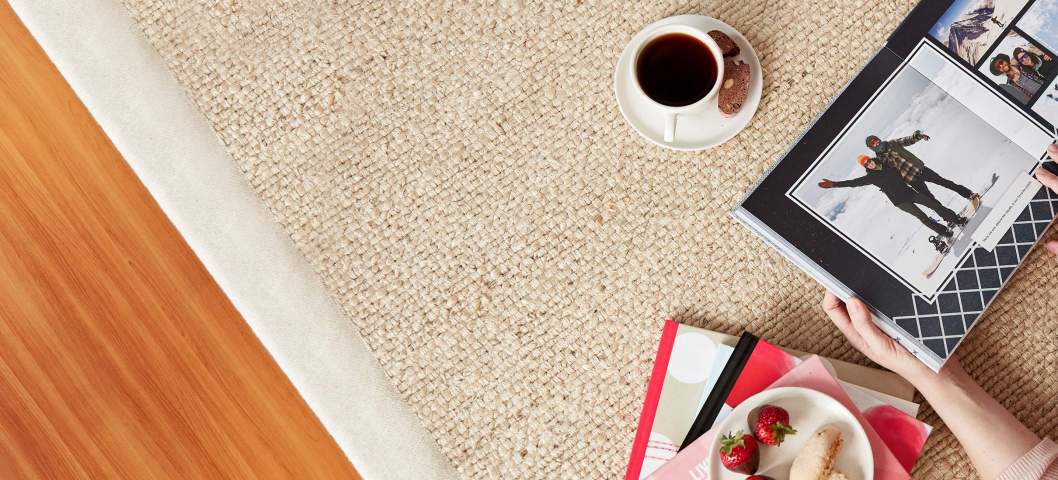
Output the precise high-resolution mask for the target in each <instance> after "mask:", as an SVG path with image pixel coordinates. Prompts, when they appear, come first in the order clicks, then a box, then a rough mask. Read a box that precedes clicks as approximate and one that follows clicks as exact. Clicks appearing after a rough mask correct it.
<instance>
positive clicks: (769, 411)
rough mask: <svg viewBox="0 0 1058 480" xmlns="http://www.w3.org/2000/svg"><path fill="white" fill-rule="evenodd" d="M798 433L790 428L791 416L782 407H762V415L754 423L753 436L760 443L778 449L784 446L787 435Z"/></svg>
mask: <svg viewBox="0 0 1058 480" xmlns="http://www.w3.org/2000/svg"><path fill="white" fill-rule="evenodd" d="M795 433H797V430H794V428H793V427H791V426H790V414H789V413H788V412H787V411H786V410H784V409H783V408H782V407H776V406H775V405H764V406H762V407H760V414H759V415H757V421H756V422H755V423H754V427H753V435H754V436H756V437H757V440H759V441H760V443H763V444H765V445H771V446H773V447H777V446H779V445H781V444H782V441H783V440H785V439H786V436H787V435H793V434H795Z"/></svg>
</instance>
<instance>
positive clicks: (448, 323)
mask: <svg viewBox="0 0 1058 480" xmlns="http://www.w3.org/2000/svg"><path fill="white" fill-rule="evenodd" d="M122 1H123V3H124V4H125V6H126V7H127V9H128V11H129V12H130V15H131V16H132V17H133V18H134V20H135V21H136V23H137V24H138V25H139V26H140V27H141V29H142V31H143V33H144V34H145V36H146V37H147V39H148V41H149V42H150V43H151V44H152V45H153V46H154V47H155V48H156V49H157V50H158V52H159V53H160V55H161V56H162V57H163V59H164V60H165V62H166V63H167V64H168V65H169V67H170V68H171V70H172V72H173V74H174V76H175V77H176V79H177V80H178V82H180V83H181V85H182V86H183V87H184V88H185V89H186V91H187V94H188V95H189V96H190V97H191V98H192V100H193V101H194V102H195V103H196V104H197V105H198V107H199V108H200V109H201V111H202V113H203V115H204V116H205V118H206V120H207V121H208V122H209V124H210V125H211V126H212V127H213V129H214V130H215V131H216V133H217V135H218V136H219V137H220V139H221V140H222V141H223V142H224V144H225V145H226V146H227V148H228V150H229V152H230V154H231V156H232V158H234V160H235V161H236V162H237V163H238V165H239V167H240V169H241V170H242V171H243V172H244V173H245V175H246V180H247V181H248V182H249V183H250V185H252V187H253V188H254V189H255V191H256V192H257V194H258V195H259V196H260V198H261V201H262V202H264V204H266V205H267V206H268V208H269V209H270V210H271V212H272V213H273V214H274V216H275V218H276V220H277V221H278V222H279V223H280V224H281V225H282V226H283V228H284V229H285V230H286V231H287V232H288V233H289V235H290V237H291V238H292V239H293V241H294V243H295V244H296V246H297V247H298V249H299V250H300V251H301V252H302V253H303V254H304V255H305V256H306V257H307V258H308V259H309V261H310V262H311V263H312V265H314V266H315V268H316V270H317V271H318V273H319V275H320V276H321V277H322V279H323V281H324V284H325V285H326V287H327V288H328V289H329V290H330V292H331V293H332V294H333V296H334V297H335V298H336V299H337V301H338V302H339V304H340V305H341V306H342V308H343V309H344V312H345V314H346V315H347V316H348V318H349V320H350V321H351V322H353V323H354V324H355V325H356V327H357V328H358V330H359V331H360V333H361V334H362V335H363V337H364V339H365V341H366V342H367V343H368V345H369V346H370V348H371V349H372V351H373V352H374V354H375V355H376V356H377V358H378V361H379V362H380V363H381V365H382V368H383V369H384V370H385V372H386V373H387V374H388V375H389V377H390V378H391V380H392V382H393V383H394V384H395V385H396V387H397V389H398V391H399V392H400V394H401V395H402V397H403V398H404V400H405V401H406V402H407V404H408V405H409V406H410V408H411V409H412V410H413V411H414V412H415V413H416V414H417V415H418V416H419V417H420V418H421V419H422V422H423V423H424V424H425V426H426V428H427V430H428V431H429V432H430V433H431V434H432V435H433V437H434V439H435V440H436V442H437V444H438V446H439V448H440V449H441V451H442V452H443V453H444V454H445V455H446V456H447V457H448V458H449V459H450V460H451V462H452V464H453V465H454V466H455V468H456V469H457V471H458V472H459V473H460V474H461V475H462V476H464V477H466V478H497V477H503V478H541V479H543V478H548V479H550V478H571V479H572V478H618V477H620V476H621V475H623V472H624V467H625V462H626V461H627V458H628V452H629V450H630V447H631V443H632V435H633V431H634V429H635V426H636V421H637V418H638V415H639V410H640V407H641V401H642V397H643V393H644V390H645V386H646V382H647V378H648V376H649V373H650V369H651V365H652V362H653V356H654V352H655V348H656V346H657V342H658V339H659V336H660V332H661V327H662V320H664V319H666V318H674V319H677V320H679V321H682V322H686V323H689V324H692V325H696V326H701V327H706V328H711V329H715V330H720V331H723V332H727V333H733V334H737V333H739V332H741V331H742V330H743V329H748V330H750V331H752V332H754V333H756V334H758V335H760V336H762V337H764V338H766V339H768V340H771V341H773V342H774V343H777V344H780V345H783V346H786V347H790V348H794V349H799V350H803V351H810V352H816V353H819V354H823V355H827V356H832V357H836V358H840V359H845V360H850V361H854V362H860V363H865V362H866V360H865V359H864V358H863V357H862V356H861V355H860V354H859V353H857V352H855V351H854V350H852V349H851V348H850V347H849V346H848V345H847V343H846V342H845V341H844V340H843V339H842V338H841V337H840V334H839V333H838V332H837V330H836V329H835V328H833V327H832V325H831V324H829V323H828V321H827V320H826V318H825V316H824V315H823V313H822V311H821V310H820V308H819V307H818V303H819V300H820V298H821V296H822V293H823V291H822V289H821V287H819V286H818V285H817V284H815V283H814V282H812V281H811V280H810V279H809V278H808V277H806V276H805V275H803V274H802V273H800V271H799V270H797V269H796V268H795V267H794V266H792V265H791V264H790V263H787V262H786V261H784V260H783V259H782V258H781V257H780V256H778V255H777V254H776V253H774V252H773V251H772V250H771V249H770V248H768V247H767V246H765V244H764V243H762V242H761V241H759V240H757V239H756V238H755V237H753V236H752V235H751V234H749V232H748V231H747V230H745V229H744V228H742V227H741V226H739V225H737V224H736V223H735V222H734V221H733V220H732V219H731V218H730V217H729V216H728V214H727V212H728V211H729V210H730V209H731V208H732V207H733V206H734V205H735V204H736V203H737V201H738V200H739V199H740V197H741V196H742V194H743V193H744V192H745V191H746V190H748V189H749V188H750V187H751V186H752V185H753V184H754V182H755V181H756V180H757V179H758V178H759V177H760V176H761V175H762V174H763V173H764V171H765V170H766V169H767V168H768V166H769V165H771V163H772V162H773V161H774V160H775V159H776V158H777V156H778V155H779V154H780V153H781V152H783V151H784V150H785V149H786V147H787V145H788V144H789V143H790V142H792V141H794V140H795V139H796V138H797V137H798V136H799V134H800V133H801V132H802V131H803V130H804V129H805V128H806V126H807V125H808V124H809V122H811V120H812V119H813V118H814V117H815V115H817V114H818V113H819V112H820V111H821V109H823V108H824V106H825V105H826V103H827V102H828V101H829V99H830V98H831V97H832V96H833V95H834V94H835V93H836V92H837V91H838V90H839V89H840V88H841V87H842V86H843V85H844V84H845V83H846V82H847V81H848V80H849V79H850V78H852V76H853V75H854V74H855V73H856V72H857V71H858V69H859V67H860V65H861V64H862V63H863V62H865V61H866V60H867V59H868V58H869V57H870V56H871V55H872V54H873V53H874V51H875V50H877V49H878V48H879V47H881V45H882V44H883V42H884V39H885V38H886V36H887V35H888V34H889V33H890V32H891V31H892V30H893V29H894V28H896V26H897V25H898V24H899V22H900V20H901V19H902V18H903V17H904V16H905V15H906V14H907V12H909V11H910V9H911V7H912V6H913V2H911V1H909V0H899V1H895V2H893V1H866V0H853V1H844V2H833V1H829V0H807V1H801V0H780V1H768V0H748V1H741V2H734V1H727V2H724V1H704V2H687V1H657V2H618V1H615V2H600V1H592V0H563V1H558V2H539V3H530V2H524V1H521V0H507V1H500V2H488V3H484V2H442V1H437V2H428V1H422V0H394V1H375V2H364V1H352V2H339V1H306V0H289V1H270V2H265V1H235V0H223V1H221V0H214V1H197V0H196V1H187V2H156V1H153V0H122ZM686 13H697V14H706V15H710V16H714V17H717V18H719V19H721V20H724V21H725V22H727V23H729V24H731V25H732V26H733V27H735V28H737V29H739V30H740V31H741V32H742V33H743V34H744V35H745V36H746V37H747V38H748V39H749V41H750V42H751V43H752V44H753V45H754V47H755V48H756V49H757V51H758V53H759V55H760V59H761V62H762V64H763V69H764V75H765V83H764V96H763V99H762V101H761V104H760V110H759V111H758V113H757V115H756V118H755V119H754V120H753V122H752V123H751V124H750V126H749V127H748V128H747V129H746V130H745V131H743V132H742V133H741V134H739V135H738V136H737V137H736V138H734V139H733V140H731V141H730V142H728V143H727V144H725V145H723V146H722V147H719V148H715V149H712V150H708V151H704V152H698V153H677V152H670V151H666V150H663V149H661V148H658V147H655V146H653V145H650V144H648V143H647V142H646V141H645V140H642V139H641V138H640V137H639V136H638V135H636V133H635V132H633V131H632V130H631V129H630V127H629V126H627V125H626V124H625V122H624V120H623V119H622V117H621V114H620V112H619V110H618V108H617V104H616V101H615V99H614V96H613V93H612V89H613V87H612V74H613V69H614V65H615V63H616V61H617V58H618V55H619V54H620V52H621V50H622V48H623V47H624V45H625V43H626V42H627V41H628V40H629V39H630V38H631V37H632V35H633V34H635V33H636V32H637V31H638V30H639V29H640V28H642V27H643V26H645V25H647V24H648V23H650V22H653V21H655V20H657V19H660V18H663V17H666V16H670V15H676V14H686ZM245 248H254V246H253V245H246V246H245ZM1056 289H1058V261H1055V260H1054V259H1052V258H1050V257H1048V256H1047V255H1046V254H1045V252H1042V250H1038V251H1037V252H1035V253H1034V254H1033V255H1032V256H1031V257H1030V258H1029V259H1028V261H1027V264H1026V265H1025V266H1024V268H1022V270H1021V271H1020V272H1019V273H1018V274H1017V275H1016V276H1015V277H1014V279H1013V282H1012V285H1011V286H1010V287H1009V288H1008V289H1007V290H1006V291H1005V292H1004V293H1003V294H1002V295H1001V297H1000V298H999V300H998V301H997V303H996V304H994V305H993V307H992V309H991V310H990V313H989V314H988V315H987V317H986V318H984V319H983V320H982V321H980V322H979V326H978V327H977V328H976V329H975V330H974V331H973V332H972V334H971V335H970V336H969V338H968V340H967V342H966V343H965V344H964V345H963V346H962V347H960V353H961V356H962V357H963V359H964V361H963V363H964V365H965V366H966V367H967V369H968V370H969V371H970V372H971V373H972V374H973V375H974V376H975V377H976V378H977V379H978V380H979V381H980V382H981V383H982V384H983V385H984V386H985V388H987V389H988V390H989V391H991V392H992V393H993V394H995V395H996V396H997V397H998V398H999V399H1000V400H1001V401H1002V402H1003V403H1004V404H1005V405H1006V406H1008V407H1009V408H1011V409H1012V410H1013V411H1015V412H1016V413H1017V414H1018V416H1019V418H1020V419H1021V420H1023V421H1025V422H1026V423H1027V424H1028V425H1030V426H1032V428H1034V429H1035V430H1036V431H1037V432H1038V433H1040V434H1043V435H1049V434H1052V433H1054V432H1055V430H1056V427H1058V410H1055V409H1054V408H1053V402H1054V400H1053V399H1054V398H1056V397H1058V375H1056V373H1058V372H1056V367H1055V365H1058V339H1056V337H1055V334H1054V330H1055V327H1056V326H1058V320H1056V317H1058V296H1056V295H1054V294H1053V292H1054V291H1055V290H1056ZM302 320H303V321H304V322H312V321H313V319H312V318H304V319H302ZM921 418H923V419H925V420H926V421H928V422H930V423H932V424H934V425H937V426H941V423H940V421H939V419H938V418H937V417H936V416H935V414H934V413H933V412H932V410H931V409H930V408H928V407H927V408H924V409H923V412H922V414H921ZM409 461H414V459H409ZM914 476H915V478H931V479H932V478H935V479H954V478H968V477H971V476H972V473H971V468H970V465H969V463H968V462H967V459H966V457H965V455H964V454H963V453H962V451H961V449H960V448H959V446H958V444H957V443H956V442H955V439H954V438H953V437H952V436H951V434H950V433H949V431H948V429H947V428H944V427H942V426H941V428H939V429H938V430H937V431H936V432H935V433H934V435H933V436H932V437H931V438H930V440H929V443H928V444H927V450H926V453H925V455H924V457H923V458H922V459H921V461H920V462H919V465H918V467H917V468H916V471H915V475H914Z"/></svg>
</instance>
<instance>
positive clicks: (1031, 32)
mask: <svg viewBox="0 0 1058 480" xmlns="http://www.w3.org/2000/svg"><path fill="white" fill-rule="evenodd" d="M1016 26H1017V27H1018V29H1019V30H1021V31H1022V32H1025V35H1026V36H1028V37H1030V38H1032V39H1033V40H1035V41H1037V42H1039V43H1040V45H1042V46H1043V47H1045V48H1047V49H1048V50H1050V51H1052V52H1058V0H1036V2H1035V3H1033V4H1032V6H1031V7H1029V10H1028V11H1027V12H1025V15H1023V16H1022V17H1021V19H1020V20H1018V23H1017V25H1016Z"/></svg>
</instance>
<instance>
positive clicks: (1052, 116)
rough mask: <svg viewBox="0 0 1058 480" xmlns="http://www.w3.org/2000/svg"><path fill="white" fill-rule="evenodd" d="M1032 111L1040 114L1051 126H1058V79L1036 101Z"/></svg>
mask: <svg viewBox="0 0 1058 480" xmlns="http://www.w3.org/2000/svg"><path fill="white" fill-rule="evenodd" d="M1032 110H1033V111H1034V112H1036V113H1037V114H1039V115H1040V116H1041V117H1043V118H1044V120H1047V121H1048V122H1050V124H1051V125H1058V79H1055V80H1054V81H1052V82H1051V84H1050V85H1047V90H1046V91H1045V92H1043V95H1040V98H1038V99H1036V103H1034V104H1033V105H1032Z"/></svg>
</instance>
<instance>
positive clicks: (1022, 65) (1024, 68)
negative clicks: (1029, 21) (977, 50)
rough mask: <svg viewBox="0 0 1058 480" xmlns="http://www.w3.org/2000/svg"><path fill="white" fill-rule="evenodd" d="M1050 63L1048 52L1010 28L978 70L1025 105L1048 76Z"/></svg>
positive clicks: (1052, 60)
mask: <svg viewBox="0 0 1058 480" xmlns="http://www.w3.org/2000/svg"><path fill="white" fill-rule="evenodd" d="M1054 66H1055V59H1054V57H1052V56H1051V54H1050V53H1048V52H1045V51H1044V50H1043V49H1042V48H1040V47H1039V46H1038V45H1036V44H1035V43H1033V42H1031V41H1029V40H1028V39H1026V38H1025V37H1023V36H1021V35H1020V34H1018V32H1016V31H1014V30H1011V31H1010V32H1009V33H1007V35H1006V37H1005V38H1003V41H1001V42H999V45H998V46H997V47H996V49H995V50H993V51H992V53H991V54H990V55H989V59H988V61H987V62H985V63H984V64H983V65H981V69H980V71H981V73H983V74H984V76H985V77H986V78H988V79H989V80H991V81H992V82H994V83H995V84H996V86H997V87H999V89H1000V90H1003V91H1005V92H1007V93H1008V94H1010V96H1011V97H1013V98H1014V99H1015V100H1017V101H1018V103H1020V104H1022V105H1028V104H1029V102H1030V101H1031V100H1032V99H1033V97H1035V96H1036V92H1039V91H1040V89H1041V88H1043V87H1044V85H1046V82H1047V80H1048V79H1050V78H1051V77H1052V73H1054Z"/></svg>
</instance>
